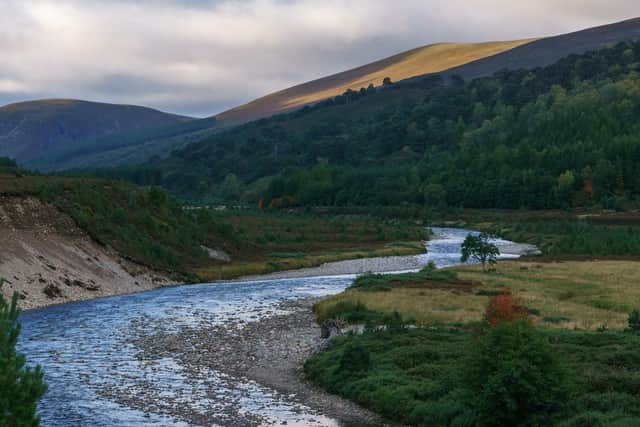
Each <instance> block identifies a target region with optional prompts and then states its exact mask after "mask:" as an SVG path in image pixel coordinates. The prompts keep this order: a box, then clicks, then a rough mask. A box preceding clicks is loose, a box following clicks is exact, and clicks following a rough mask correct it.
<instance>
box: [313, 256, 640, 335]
mask: <svg viewBox="0 0 640 427" xmlns="http://www.w3.org/2000/svg"><path fill="white" fill-rule="evenodd" d="M453 271H455V272H456V273H457V277H458V279H459V280H462V281H465V282H469V283H472V285H469V286H467V287H466V288H465V287H460V286H452V287H451V288H450V289H447V288H446V287H445V286H441V287H437V288H434V287H433V286H432V285H430V284H426V286H420V284H419V283H415V284H413V286H408V287H407V286H394V287H393V289H391V290H390V291H373V292H371V291H369V292H367V291H362V290H358V289H349V290H347V291H346V292H344V293H342V294H339V295H336V296H333V297H330V298H328V299H325V300H323V301H322V302H320V303H319V304H318V305H317V307H316V310H317V313H318V314H319V315H320V316H321V317H322V315H323V313H324V312H326V311H327V310H331V307H332V306H335V305H336V304H338V303H344V302H345V301H351V302H353V303H357V302H360V303H362V304H364V306H366V307H367V308H368V309H370V310H375V311H382V312H386V313H389V312H393V311H396V310H397V311H399V312H400V313H401V314H402V315H403V316H405V317H409V318H413V319H415V320H416V322H417V323H418V324H419V325H423V326H427V325H433V324H439V323H458V324H461V323H467V322H474V321H479V320H481V319H482V315H483V313H484V309H485V306H486V304H487V301H488V296H490V295H492V294H494V293H495V292H499V291H502V290H505V289H510V290H511V291H512V292H513V293H514V294H515V295H516V296H518V297H519V298H521V299H522V301H523V302H524V303H525V305H526V306H527V307H528V308H529V309H531V310H532V312H533V313H534V314H535V315H534V316H533V319H534V321H535V322H536V323H537V324H539V325H542V326H546V327H551V328H578V329H588V330H595V329H598V328H608V329H624V328H625V327H626V326H627V318H628V315H629V313H630V312H631V311H632V310H633V309H636V308H638V309H640V285H639V283H640V262H638V261H591V262H581V261H565V262H544V263H539V262H521V261H502V262H499V263H498V265H497V271H496V272H495V273H492V274H485V273H482V271H481V269H480V267H476V266H470V267H458V268H455V269H453Z"/></svg>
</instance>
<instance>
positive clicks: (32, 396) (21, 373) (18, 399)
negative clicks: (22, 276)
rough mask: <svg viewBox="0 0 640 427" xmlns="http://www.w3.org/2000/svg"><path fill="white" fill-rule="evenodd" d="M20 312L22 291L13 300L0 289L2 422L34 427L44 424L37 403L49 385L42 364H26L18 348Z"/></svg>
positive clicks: (0, 414) (5, 424)
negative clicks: (6, 296)
mask: <svg viewBox="0 0 640 427" xmlns="http://www.w3.org/2000/svg"><path fill="white" fill-rule="evenodd" d="M0 286H2V282H1V280H0ZM19 314H20V310H19V309H18V293H17V292H16V293H14V294H13V298H12V299H11V302H10V303H9V302H7V300H5V298H4V296H3V295H2V293H0V426H15V427H33V426H39V425H40V417H39V416H38V414H37V412H36V405H37V403H38V400H39V399H40V398H41V397H42V396H43V395H44V393H45V392H46V390H47V386H46V385H45V384H44V380H43V377H44V373H43V372H42V369H41V368H40V366H37V367H36V368H35V369H31V368H28V367H26V366H25V357H24V356H23V355H21V354H18V353H17V352H16V344H17V342H18V336H19V335H20V324H19V323H18V315H19Z"/></svg>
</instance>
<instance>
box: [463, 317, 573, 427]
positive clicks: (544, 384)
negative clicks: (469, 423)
mask: <svg viewBox="0 0 640 427" xmlns="http://www.w3.org/2000/svg"><path fill="white" fill-rule="evenodd" d="M465 362H466V363H465V366H466V368H465V369H463V370H462V371H463V373H464V374H463V377H462V378H463V380H462V381H464V387H465V389H466V390H465V392H468V395H469V399H470V404H471V410H472V412H473V413H474V415H475V417H476V420H477V421H476V425H479V426H504V425H522V426H537V425H546V424H548V423H549V421H550V419H552V416H553V414H554V413H555V412H557V411H559V410H561V409H563V408H564V407H565V406H566V402H567V399H568V398H569V394H570V389H569V387H568V380H567V373H566V371H565V370H564V369H563V368H562V367H561V366H560V364H559V362H558V360H557V359H556V358H555V357H554V355H553V352H552V349H551V347H550V346H549V343H548V341H547V338H546V337H544V336H542V335H541V334H539V333H538V332H537V331H536V329H535V328H534V327H533V326H532V325H531V324H530V323H529V322H528V321H527V320H520V321H517V322H499V323H498V324H497V325H496V326H495V327H493V328H490V329H488V331H486V333H485V334H484V335H481V336H480V338H478V339H477V340H476V341H475V342H474V345H473V346H472V349H471V350H470V355H469V357H468V358H466V359H465Z"/></svg>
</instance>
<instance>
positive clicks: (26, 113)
mask: <svg viewBox="0 0 640 427" xmlns="http://www.w3.org/2000/svg"><path fill="white" fill-rule="evenodd" d="M192 120H193V119H192V118H190V117H185V116H178V115H174V114H168V113H163V112H161V111H157V110H153V109H151V108H145V107H138V106H133V105H116V104H104V103H97V102H87V101H78V100H70V99H46V100H38V101H29V102H20V103H16V104H10V105H6V106H4V107H0V156H8V157H11V158H13V159H16V160H17V161H18V162H19V163H20V164H22V165H24V166H27V167H39V168H44V169H52V165H51V164H50V161H47V160H45V159H53V158H55V157H56V156H57V155H59V154H61V153H65V152H69V151H70V150H71V151H73V150H76V149H78V148H83V147H82V145H83V144H84V143H85V142H86V141H87V140H96V139H98V138H101V137H105V136H108V135H113V134H116V133H122V132H132V131H137V132H142V131H145V130H147V129H152V128H158V127H162V126H172V125H173V126H174V125H179V124H184V123H187V122H190V121H192ZM99 145H100V144H94V146H93V147H92V148H91V149H90V151H99V148H100V147H99ZM107 165H110V164H109V163H107Z"/></svg>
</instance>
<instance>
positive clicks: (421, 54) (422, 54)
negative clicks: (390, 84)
mask: <svg viewBox="0 0 640 427" xmlns="http://www.w3.org/2000/svg"><path fill="white" fill-rule="evenodd" d="M533 40H534V39H529V40H516V41H505V42H486V43H438V44H433V45H428V46H423V47H419V48H417V49H412V50H409V51H407V52H403V53H400V54H398V55H394V56H391V57H389V58H386V59H382V60H380V61H376V62H372V63H371V64H367V65H364V66H362V67H358V68H355V69H353V70H349V71H345V72H342V73H338V74H334V75H332V76H329V77H324V78H321V79H318V80H314V81H311V82H308V83H303V84H301V85H298V86H294V87H292V88H289V89H285V90H282V91H280V92H276V93H274V94H271V95H267V96H265V97H263V98H259V99H256V100H255V101H252V102H250V103H248V104H245V105H242V106H240V107H237V108H234V109H232V110H229V111H226V112H224V113H222V114H219V115H218V116H217V117H216V118H217V119H218V121H220V122H221V123H223V124H233V123H242V122H247V121H250V120H255V119H258V118H261V117H266V116H270V115H272V114H276V113H280V112H283V111H287V110H292V109H295V108H298V107H302V106H304V105H308V104H312V103H314V102H317V101H321V100H323V99H327V98H330V97H332V96H336V95H340V94H341V93H343V92H344V91H346V90H347V89H353V90H358V89H360V88H363V87H365V88H366V87H368V86H369V85H374V86H380V85H382V81H383V79H384V78H385V77H389V78H391V80H392V81H398V80H404V79H407V78H410V77H414V76H420V75H424V74H429V73H437V72H440V71H443V70H447V69H449V68H452V67H457V66H459V65H462V64H466V63H469V62H472V61H476V60H478V59H480V58H485V57H488V56H492V55H496V54H498V53H501V52H504V51H508V50H510V49H513V48H515V47H518V46H521V45H523V44H526V43H529V42H531V41H533Z"/></svg>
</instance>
